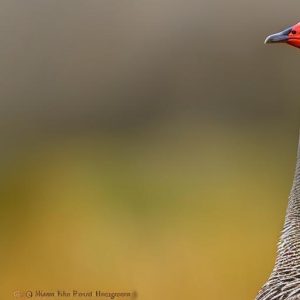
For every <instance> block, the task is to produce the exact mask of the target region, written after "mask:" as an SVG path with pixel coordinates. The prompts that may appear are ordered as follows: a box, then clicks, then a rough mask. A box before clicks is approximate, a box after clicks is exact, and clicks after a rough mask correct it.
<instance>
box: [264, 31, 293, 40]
mask: <svg viewBox="0 0 300 300" xmlns="http://www.w3.org/2000/svg"><path fill="white" fill-rule="evenodd" d="M291 31H292V27H289V28H287V29H285V30H283V31H281V32H278V33H275V34H271V35H269V36H268V37H267V38H266V39H265V44H271V43H286V42H287V41H288V39H289V33H290V32H291Z"/></svg>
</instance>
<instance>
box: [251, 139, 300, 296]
mask: <svg viewBox="0 0 300 300" xmlns="http://www.w3.org/2000/svg"><path fill="white" fill-rule="evenodd" d="M255 299H256V300H300V139H299V144H298V154H297V164H296V171H295V176H294V181H293V186H292V190H291V192H290V196H289V201H288V208H287V211H286V216H285V222H284V227H283V230H282V232H281V237H280V240H279V243H278V249H277V258H276V262H275V266H274V269H273V271H272V273H271V275H270V277H269V279H268V281H267V282H266V283H265V285H264V286H263V287H262V289H261V290H260V291H259V293H258V295H257V296H256V298H255Z"/></svg>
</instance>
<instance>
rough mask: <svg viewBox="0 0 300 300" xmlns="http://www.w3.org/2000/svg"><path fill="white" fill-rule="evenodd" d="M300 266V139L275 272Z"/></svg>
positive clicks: (295, 268) (297, 268) (282, 271)
mask: <svg viewBox="0 0 300 300" xmlns="http://www.w3.org/2000/svg"><path fill="white" fill-rule="evenodd" d="M299 266H300V139H299V144H298V154H297V164H296V170H295V176H294V181H293V186H292V190H291V192H290V196H289V202H288V208H287V211H286V217H285V222H284V227H283V230H282V234H281V237H280V241H279V244H278V251H277V259H276V263H275V267H274V270H273V272H276V273H285V272H287V271H292V270H295V271H296V270H298V271H299Z"/></svg>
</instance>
